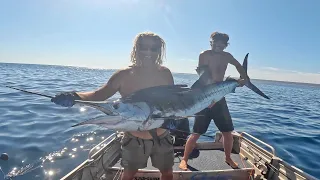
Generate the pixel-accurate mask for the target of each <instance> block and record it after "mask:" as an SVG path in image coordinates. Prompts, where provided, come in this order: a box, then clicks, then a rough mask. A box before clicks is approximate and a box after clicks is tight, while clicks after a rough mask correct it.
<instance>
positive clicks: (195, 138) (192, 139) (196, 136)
mask: <svg viewBox="0 0 320 180" xmlns="http://www.w3.org/2000/svg"><path fill="white" fill-rule="evenodd" d="M199 138H200V134H196V133H194V134H191V135H190V137H189V139H188V141H187V144H189V145H191V146H192V147H193V148H194V146H196V142H197V141H198V139H199Z"/></svg>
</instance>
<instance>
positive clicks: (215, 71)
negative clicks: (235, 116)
mask: <svg viewBox="0 0 320 180" xmlns="http://www.w3.org/2000/svg"><path fill="white" fill-rule="evenodd" d="M228 41H229V36H228V35H227V34H223V33H219V32H214V33H212V34H211V42H210V43H211V50H206V51H203V52H201V53H200V56H199V63H198V66H203V65H207V66H209V68H210V70H211V74H212V80H213V82H219V81H223V79H224V75H225V72H226V69H227V66H228V64H232V65H234V66H235V67H236V68H237V70H238V72H239V73H240V75H241V78H243V79H241V80H239V82H240V83H241V86H243V85H244V84H245V83H246V82H247V81H248V80H249V78H248V76H247V73H246V72H245V70H244V69H243V67H242V66H241V64H240V63H239V62H238V61H237V60H236V59H235V58H234V57H233V56H232V55H231V54H230V53H228V52H225V51H224V49H225V48H226V47H227V46H228ZM198 114H199V115H203V116H196V118H195V123H194V126H193V132H194V133H193V134H192V135H191V136H190V137H189V139H188V140H187V143H186V146H185V153H184V156H183V159H182V160H181V163H180V165H179V167H180V169H182V170H187V162H188V157H189V154H190V153H191V152H192V150H193V149H194V148H195V145H196V142H197V140H198V139H199V137H200V135H201V134H204V133H205V132H206V131H207V129H208V127H209V124H210V122H211V119H213V120H214V122H215V124H216V126H217V127H218V129H219V131H221V132H222V135H223V147H224V151H225V162H226V163H227V164H228V165H230V166H231V167H232V168H238V164H237V163H235V162H234V161H233V160H232V159H231V156H230V155H231V151H232V146H233V136H232V131H233V130H234V128H233V123H232V119H231V116H230V113H229V110H228V106H227V103H226V100H225V98H223V99H221V100H220V101H218V102H217V103H215V104H214V105H213V106H212V105H210V106H209V107H208V108H206V109H204V110H202V111H200V112H199V113H198Z"/></svg>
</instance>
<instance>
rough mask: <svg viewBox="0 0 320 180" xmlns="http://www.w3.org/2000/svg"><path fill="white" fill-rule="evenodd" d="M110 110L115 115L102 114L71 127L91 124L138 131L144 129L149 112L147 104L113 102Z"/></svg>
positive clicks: (119, 129)
mask: <svg viewBox="0 0 320 180" xmlns="http://www.w3.org/2000/svg"><path fill="white" fill-rule="evenodd" d="M112 108H113V109H112V111H113V112H116V113H115V114H116V115H105V114H104V115H101V116H98V117H96V118H93V119H89V120H87V121H84V122H81V123H78V124H76V125H74V126H72V127H75V126H80V125H89V124H92V125H98V126H102V127H105V128H107V129H112V130H118V131H138V130H140V129H145V128H146V125H145V121H146V120H147V119H148V117H149V115H150V112H151V111H150V108H149V106H148V104H146V103H144V102H136V103H123V102H121V101H115V102H114V103H113V104H112Z"/></svg>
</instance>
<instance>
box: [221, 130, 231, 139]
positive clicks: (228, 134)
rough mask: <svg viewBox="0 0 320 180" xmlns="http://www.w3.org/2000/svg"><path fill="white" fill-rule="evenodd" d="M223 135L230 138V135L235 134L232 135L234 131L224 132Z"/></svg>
mask: <svg viewBox="0 0 320 180" xmlns="http://www.w3.org/2000/svg"><path fill="white" fill-rule="evenodd" d="M222 136H223V137H224V138H230V137H232V136H233V135H232V131H228V132H222Z"/></svg>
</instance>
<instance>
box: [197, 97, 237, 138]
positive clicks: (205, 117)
mask: <svg viewBox="0 0 320 180" xmlns="http://www.w3.org/2000/svg"><path fill="white" fill-rule="evenodd" d="M196 115H201V116H196V117H195V121H194V125H193V132H194V133H197V134H204V133H205V132H206V131H207V130H208V127H209V124H210V122H211V119H213V120H214V123H215V124H216V126H217V128H218V129H219V131H221V132H229V131H233V130H234V128H233V123H232V119H231V115H230V112H229V109H228V106H227V102H226V100H225V98H223V99H221V100H220V101H218V102H217V103H216V104H215V105H214V106H213V107H211V108H206V109H204V110H202V111H200V112H199V113H197V114H196Z"/></svg>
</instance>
